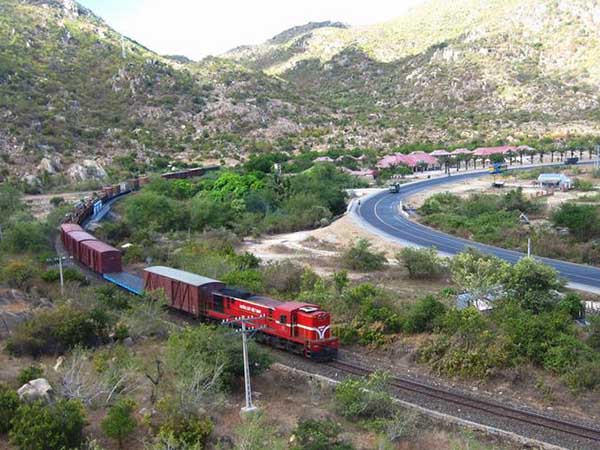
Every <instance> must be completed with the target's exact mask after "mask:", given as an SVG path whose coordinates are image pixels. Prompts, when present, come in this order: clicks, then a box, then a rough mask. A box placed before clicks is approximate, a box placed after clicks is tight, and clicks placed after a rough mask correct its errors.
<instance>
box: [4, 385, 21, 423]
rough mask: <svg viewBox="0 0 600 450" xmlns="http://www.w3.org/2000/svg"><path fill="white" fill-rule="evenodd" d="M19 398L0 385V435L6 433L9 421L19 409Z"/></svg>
mask: <svg viewBox="0 0 600 450" xmlns="http://www.w3.org/2000/svg"><path fill="white" fill-rule="evenodd" d="M19 405H20V402H19V396H18V395H17V393H16V392H15V391H14V390H12V389H11V388H9V387H8V386H6V385H4V384H0V434H3V433H8V432H9V431H10V428H11V420H12V419H13V417H15V414H16V412H17V409H18V408H19Z"/></svg>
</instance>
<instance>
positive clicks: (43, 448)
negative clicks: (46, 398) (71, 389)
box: [10, 400, 86, 450]
mask: <svg viewBox="0 0 600 450" xmlns="http://www.w3.org/2000/svg"><path fill="white" fill-rule="evenodd" d="M85 423H86V421H85V414H84V409H83V407H82V406H81V403H79V402H78V401H75V400H58V401H57V402H55V403H54V404H52V405H44V404H43V403H40V402H35V403H31V404H27V403H25V404H22V405H21V406H20V407H19V409H17V413H16V415H15V417H14V419H13V420H12V429H11V430H10V441H11V442H12V443H13V444H14V445H16V446H17V447H19V448H21V449H27V450H50V449H76V448H79V446H80V445H81V443H82V439H83V427H84V426H85Z"/></svg>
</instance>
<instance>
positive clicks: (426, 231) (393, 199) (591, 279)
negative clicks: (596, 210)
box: [352, 167, 600, 293]
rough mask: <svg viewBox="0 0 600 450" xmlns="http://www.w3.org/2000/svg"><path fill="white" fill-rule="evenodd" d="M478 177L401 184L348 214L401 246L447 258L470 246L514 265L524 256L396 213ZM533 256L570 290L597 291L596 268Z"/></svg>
mask: <svg viewBox="0 0 600 450" xmlns="http://www.w3.org/2000/svg"><path fill="white" fill-rule="evenodd" d="M528 168H531V167H528ZM523 169H525V168H523ZM511 170H522V169H511ZM482 176H485V172H476V173H475V172H471V173H464V174H460V175H459V174H453V175H452V176H449V177H439V178H432V179H429V180H423V181H418V182H414V183H410V184H405V185H403V186H402V187H401V191H400V193H397V194H391V193H388V192H387V191H384V192H380V193H378V194H375V195H373V196H370V197H368V198H365V199H362V200H361V203H360V205H356V204H355V206H354V208H353V210H352V212H353V214H354V215H355V217H357V218H358V220H359V221H360V222H361V223H362V224H363V225H364V226H365V227H366V228H368V229H369V230H371V231H373V232H375V233H377V234H379V235H381V236H383V237H385V238H388V239H391V240H394V241H396V242H400V243H402V244H409V245H413V246H418V247H435V248H436V249H437V250H438V251H439V252H441V253H444V254H447V255H455V254H457V253H460V252H462V251H464V250H466V249H467V248H469V247H474V248H476V249H478V250H481V251H482V252H485V253H488V254H492V255H494V256H497V257H498V258H501V259H504V260H506V261H508V262H510V263H515V262H517V261H518V260H519V259H521V258H522V257H523V256H525V254H524V253H521V252H517V251H513V250H506V249H503V248H498V247H494V246H491V245H485V244H480V243H477V242H474V241H470V240H467V239H461V238H458V237H455V236H450V235H448V234H445V233H442V232H440V231H437V230H434V229H432V228H429V227H427V226H425V225H421V224H419V223H417V222H415V221H413V220H411V219H410V218H409V217H407V216H406V215H405V214H402V213H401V212H400V202H401V201H402V200H404V199H406V198H407V197H409V196H411V195H414V194H415V193H417V192H421V191H425V190H427V189H430V188H432V187H434V186H439V185H443V184H447V183H455V182H457V181H461V180H467V179H471V178H479V177H482ZM489 177H490V183H491V182H492V180H493V177H492V175H489ZM533 256H534V257H535V258H536V259H537V260H539V261H542V262H544V263H545V264H548V265H549V266H552V267H554V268H555V269H556V270H558V272H559V273H560V275H561V276H562V277H563V278H565V279H566V280H567V281H568V282H569V285H570V286H571V287H574V288H578V289H582V290H587V291H590V292H596V293H599V292H600V268H596V267H592V266H586V265H582V264H574V263H569V262H565V261H559V260H556V259H550V258H542V257H536V256H535V249H533Z"/></svg>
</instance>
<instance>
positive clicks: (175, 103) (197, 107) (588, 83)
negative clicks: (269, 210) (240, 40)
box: [0, 0, 600, 190]
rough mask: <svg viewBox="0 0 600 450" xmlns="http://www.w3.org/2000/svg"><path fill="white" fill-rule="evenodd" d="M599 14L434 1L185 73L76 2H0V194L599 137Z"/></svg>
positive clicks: (555, 0) (588, 3)
mask: <svg viewBox="0 0 600 450" xmlns="http://www.w3.org/2000/svg"><path fill="white" fill-rule="evenodd" d="M599 25H600V2H599V1H598V0H481V1H480V0H457V1H454V2H447V1H443V0H430V1H429V2H427V3H425V4H424V5H423V6H421V7H419V8H416V9H414V10H412V11H410V12H408V13H407V14H405V15H404V16H402V17H400V18H397V19H395V20H393V21H390V22H387V23H383V24H378V25H373V26H367V27H348V26H346V25H343V24H341V23H337V22H321V23H309V24H307V25H304V26H298V27H295V28H292V29H290V30H287V31H284V32H282V33H280V34H279V35H277V36H275V37H273V38H272V39H270V40H269V41H267V42H265V43H264V44H262V45H258V46H244V47H239V48H237V49H234V50H232V51H230V52H228V53H227V54H225V55H222V56H221V57H219V58H214V57H211V58H206V59H204V60H202V61H199V62H192V61H189V60H188V59H187V58H185V57H181V56H177V55H175V56H165V57H161V56H159V55H157V54H155V53H153V52H152V51H151V50H149V49H146V48H144V47H143V46H141V45H139V44H138V43H136V42H134V41H132V40H129V39H127V38H123V37H122V36H121V35H120V34H118V33H116V32H115V31H114V30H112V29H111V28H110V27H108V26H107V25H106V23H104V22H103V21H102V20H101V19H100V18H98V17H96V16H95V15H94V14H93V13H92V12H90V11H88V10H87V9H85V8H82V7H81V6H79V5H78V4H77V3H75V2H74V1H73V0H0V42H2V45H0V117H1V119H2V120H0V177H4V178H9V179H12V180H28V184H29V186H28V189H29V190H36V189H41V190H43V189H48V188H52V187H53V186H57V185H62V184H64V183H70V182H73V181H77V180H87V179H90V178H109V179H110V178H112V179H115V180H116V179H119V178H122V177H123V176H127V175H129V174H131V173H136V172H144V171H152V170H164V169H165V168H166V167H167V166H168V165H169V164H172V163H174V162H175V163H176V164H179V165H184V164H198V163H215V162H226V163H229V162H231V163H234V162H236V161H239V160H241V159H244V158H246V157H247V156H248V155H249V154H252V153H255V152H263V151H270V150H279V151H287V152H289V153H290V154H292V153H294V152H295V153H297V152H302V151H305V150H325V149H331V148H333V149H340V148H345V149H354V148H373V149H376V150H378V151H381V152H382V153H383V152H386V151H389V150H391V149H393V148H397V147H399V146H402V145H408V144H415V143H418V144H424V145H425V146H429V148H434V147H437V146H453V145H455V146H459V145H460V146H463V145H473V146H474V145H480V144H495V143H499V142H504V143H512V142H519V141H528V142H529V143H531V142H532V141H533V142H535V140H539V139H546V140H547V141H549V140H553V139H563V140H565V139H568V138H569V137H575V136H583V137H584V138H586V139H588V140H589V139H590V138H589V137H590V136H591V137H593V138H594V139H595V137H596V136H600V124H599V120H600V94H599V92H600V90H599V87H600V65H598V64H597V62H598V61H600V43H599V42H600V31H599V30H600V27H599Z"/></svg>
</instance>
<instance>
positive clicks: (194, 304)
mask: <svg viewBox="0 0 600 450" xmlns="http://www.w3.org/2000/svg"><path fill="white" fill-rule="evenodd" d="M224 287H225V285H224V284H223V283H221V282H220V281H217V280H213V279H211V278H206V277H202V276H200V275H196V274H194V273H189V272H184V271H183V270H177V269H172V268H170V267H164V266H153V267H148V268H146V269H144V290H146V291H155V290H158V289H163V290H164V292H165V295H166V296H167V299H168V301H169V304H170V306H171V307H172V308H174V309H178V310H180V311H184V312H186V313H189V314H191V315H192V316H194V317H199V316H201V315H207V308H208V305H209V303H210V304H212V293H213V292H214V291H216V290H219V289H223V288H224Z"/></svg>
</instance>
